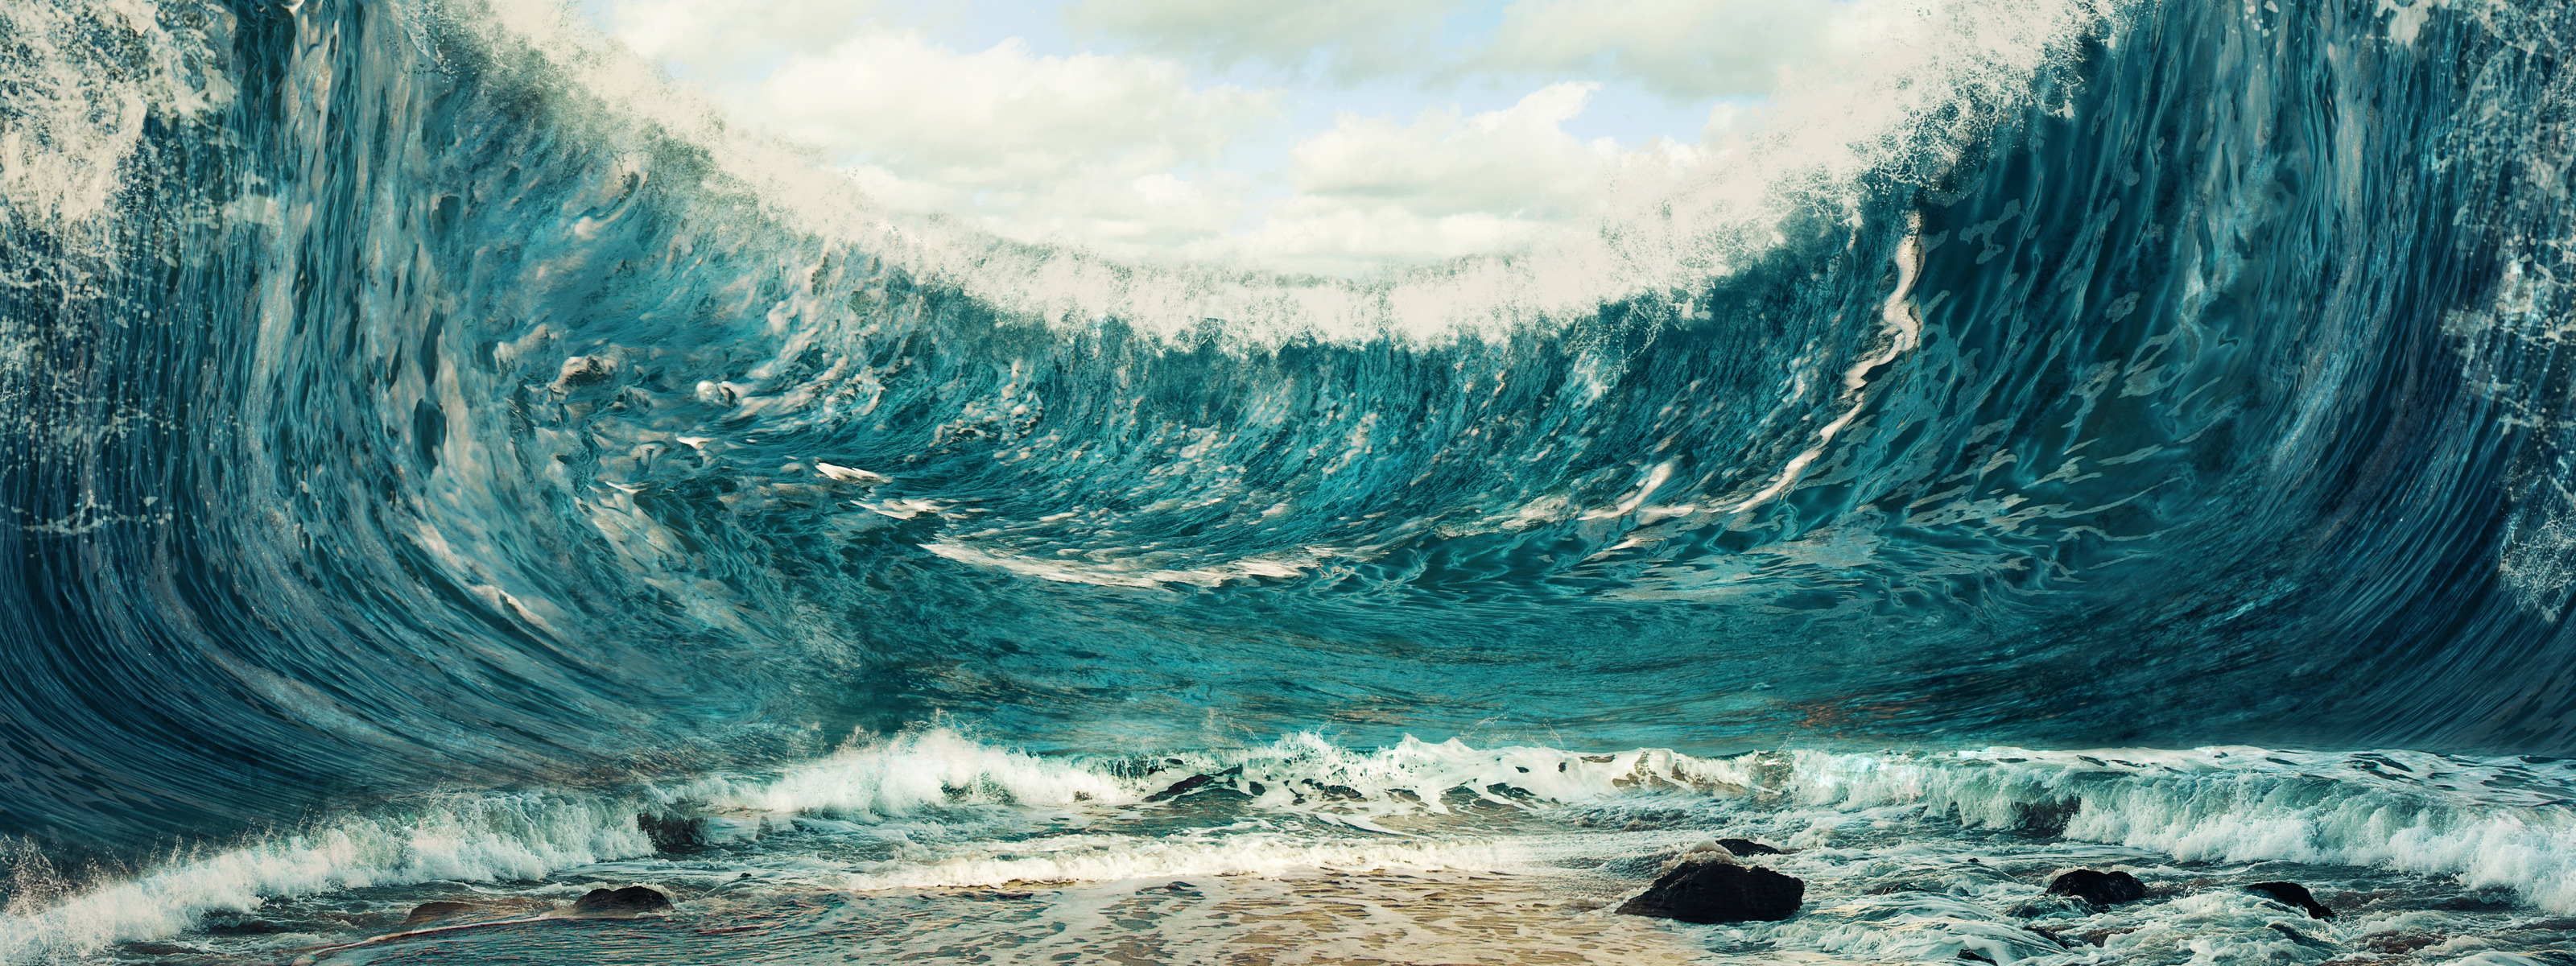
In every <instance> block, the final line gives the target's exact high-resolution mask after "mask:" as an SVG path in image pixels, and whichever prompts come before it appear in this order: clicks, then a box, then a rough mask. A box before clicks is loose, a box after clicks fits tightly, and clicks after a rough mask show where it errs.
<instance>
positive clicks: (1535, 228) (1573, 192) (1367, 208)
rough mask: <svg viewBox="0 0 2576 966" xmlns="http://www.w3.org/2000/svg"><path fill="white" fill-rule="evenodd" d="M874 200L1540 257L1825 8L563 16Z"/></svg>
mask: <svg viewBox="0 0 2576 966" xmlns="http://www.w3.org/2000/svg"><path fill="white" fill-rule="evenodd" d="M582 6H583V9H584V10H585V11H586V12H587V13H588V14H589V15H590V16H591V17H592V18H593V19H594V20H596V21H597V22H598V23H599V25H600V26H601V27H602V28H604V29H606V30H607V31H608V32H609V33H610V34H611V35H613V36H615V37H616V38H618V39H619V40H621V41H623V42H624V43H625V44H627V45H628V46H629V47H631V48H633V49H634V50H635V51H637V52H638V53H641V54H644V55H645V56H648V57H650V58H653V59H654V60H656V61H659V62H660V63H662V64H663V65H664V66H665V67H666V69H668V70H669V72H670V73H671V74H672V75H673V76H674V77H677V78H679V79H681V80H683V81H685V82H687V83H690V84H694V85H697V86H699V87H702V88H704V89H705V90H707V91H708V92H710V93H711V94H712V95H714V96H715V97H716V98H717V99H718V100H719V101H720V102H723V103H725V104H728V105H730V107H731V108H732V110H733V111H734V112H735V114H736V116H737V117H739V118H742V119H745V120H749V121H751V122H754V123H757V124H760V125H763V126H765V127H767V128H769V129H770V130H772V131H774V132H776V133H778V134H780V135H783V136H785V137H786V138H788V139H790V140H793V141H797V142H802V143H804V144H807V145H810V146H811V147H812V148H813V149H815V150H816V151H817V152H818V153H819V156H820V157H822V158H824V159H825V160H826V161H827V162H828V163H830V164H832V165H835V166H837V167H840V168H842V169H844V170H846V171H847V172H848V174H849V175H850V177H852V178H853V179H855V180H857V181H858V182H859V183H860V184H862V185H864V186H865V187H866V188H867V189H868V190H869V191H870V192H871V193H873V194H874V195H875V196H876V197H877V198H879V199H880V200H881V201H883V202H884V203H886V204H888V205H891V206H893V207H895V208H898V209H902V210H907V211H918V212H947V213H950V214H953V215H957V216H961V217H964V218H968V219H972V220H973V221H975V222H976V223H978V224H981V225H983V226H985V227H986V228H988V229H990V230H992V231H994V232H996V233H999V234H1001V235H1004V236H1007V237H1011V238H1016V239H1021V240H1026V241H1052V242H1069V243H1073V244H1078V245H1083V246H1086V247H1089V248H1092V249H1095V250H1098V251H1101V252H1103V253H1106V254H1111V255H1116V256H1120V257H1127V258H1142V259H1150V260H1159V261H1172V260H1188V261H1198V262H1208V263H1219V264H1237V265H1255V266H1261V267H1268V268H1275V269H1282V270H1289V271H1313V272H1323V273H1329V274H1340V275H1350V274H1359V273H1364V272H1367V271H1369V270H1371V269H1373V268H1376V267H1378V266H1382V265H1388V264H1420V263H1426V262H1434V261H1438V260H1441V259H1446V258H1452V257H1456V256H1460V255H1469V254H1479V253H1488V252H1500V251H1508V250H1513V249H1517V248H1524V247H1528V246H1531V245H1535V244H1544V243H1545V242H1546V241H1547V239H1548V238H1549V237H1550V236H1551V235H1554V234H1556V233H1560V232H1566V231H1582V230H1586V229H1588V228H1589V227H1591V226H1592V225H1594V224H1595V223H1596V221H1597V218H1598V217H1599V214H1600V212H1601V211H1602V210H1603V207H1604V205H1605V204H1607V203H1609V201H1610V199H1611V198H1613V197H1614V193H1618V192H1624V193H1629V194H1632V195H1633V194H1635V193H1639V192H1646V193H1652V192H1655V191H1657V190H1658V189H1657V187H1656V186H1658V185H1670V184H1672V183H1674V181H1675V179H1682V178H1687V177H1689V175H1690V172H1691V171H1692V170H1693V169H1694V167H1696V166H1698V165H1701V164H1704V163H1705V162H1706V160H1707V159H1708V158H1709V157H1710V156H1711V154H1712V152H1714V151H1716V150H1720V149H1722V147H1723V144H1724V142H1725V136H1726V134H1727V132H1728V131H1729V130H1731V129H1734V128H1736V127H1739V126H1741V125H1744V124H1746V123H1747V121H1746V120H1745V119H1748V118H1751V117H1754V116H1757V115H1758V113H1759V109H1760V105H1761V104H1762V101H1763V98H1764V96H1765V95H1766V94H1767V93H1768V92H1769V91H1771V89H1772V88H1773V86H1774V85H1775V84H1776V83H1778V81H1779V79H1780V77H1781V75H1782V71H1783V69H1784V68H1787V67H1790V66H1793V65H1796V64H1800V63H1803V62H1808V61H1812V60H1814V59H1816V58H1818V57H1819V56H1821V55H1823V54H1825V53H1828V52H1830V51H1834V50H1836V49H1837V48H1842V47H1847V46H1848V41H1847V37H1848V35H1849V34H1850V33H1851V28H1850V26H1849V25H1848V24H1847V23H1846V21H1848V20H1849V19H1850V17H1849V15H1848V11H1849V10H1850V9H1851V8H1849V7H1848V6H1846V5H1844V4H1840V3H1836V2H1832V0H1501V2H1497V0H1303V2H1298V3H1283V2H1276V0H949V2H938V3H933V2H925V0H731V2H709V0H583V3H582Z"/></svg>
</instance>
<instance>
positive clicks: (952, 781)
mask: <svg viewBox="0 0 2576 966" xmlns="http://www.w3.org/2000/svg"><path fill="white" fill-rule="evenodd" d="M673 797H674V800H676V801H684V802H698V803H703V804H705V805H706V806H708V807H710V808H715V809H743V810H751V811H758V812H768V813H773V814H780V815H792V814H799V813H820V814H830V815H840V816H902V815H911V814H914V813H917V812H919V811H921V810H923V809H925V808H929V807H932V806H936V805H986V804H990V805H1031V806H1036V805H1057V806H1061V805H1071V804H1074V803H1076V802H1098V803H1101V804H1115V803H1121V802H1128V801H1133V800H1135V799H1136V798H1137V797H1138V795H1137V792H1136V790H1135V789H1134V788H1132V787H1130V786H1129V785H1127V784H1125V783H1122V782H1120V781H1119V780H1117V779H1115V778H1113V777H1110V776H1108V775H1106V774H1102V773H1100V772H1098V771H1093V770H1088V769H1086V768H1084V767H1083V766H1082V764H1081V763H1078V762H1075V761H1071V760H1065V759H1050V758H1039V757H1036V756H1033V755H1029V754H1026V753H1024V752H1019V751H1014V750H1010V749H1005V748H997V747H994V746H992V745H987V744H983V743H980V742H976V741H973V740H971V739H968V738H966V737H965V736H963V735H960V734H958V733H957V732H955V731H951V730H948V729H944V728H939V729H928V730H922V731H908V732H904V733H902V734H898V735H894V736H892V737H888V738H883V739H876V740H853V741H852V742H850V743H849V744H847V745H844V746H843V747H842V748H841V749H840V750H838V751H835V752H833V753H832V754H831V755H830V756H828V757H826V758H824V759H822V760H820V761H815V762H811V763H808V764H804V765H798V766H796V767H793V768H790V769H788V770H787V771H786V772H785V773H784V774H781V775H779V776H778V777H776V778H774V779H768V780H757V781H745V780H740V779H730V778H721V777H719V778H707V779H702V780H700V781H698V782H695V783H692V784H690V785H688V786H685V787H682V788H679V789H676V790H674V793H673Z"/></svg>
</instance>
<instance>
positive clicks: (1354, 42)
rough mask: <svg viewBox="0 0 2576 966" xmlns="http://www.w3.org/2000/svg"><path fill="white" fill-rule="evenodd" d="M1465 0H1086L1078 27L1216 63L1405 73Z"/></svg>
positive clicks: (1073, 18) (1071, 14)
mask: <svg viewBox="0 0 2576 966" xmlns="http://www.w3.org/2000/svg"><path fill="white" fill-rule="evenodd" d="M1462 5H1463V0H1307V2H1303V3H1280V2H1277V0H1083V2H1081V3H1079V4H1077V5H1075V6H1074V7H1072V8H1071V9H1069V10H1067V11H1066V12H1065V17H1066V19H1067V20H1068V21H1070V22H1071V23H1072V24H1073V25H1074V26H1075V27H1077V28H1080V29H1084V30H1088V31H1092V32H1096V33H1102V34H1109V35H1114V36H1118V37H1122V38H1125V39H1127V40H1130V41H1133V42H1136V43H1138V44H1140V45H1141V46H1143V47H1145V48H1147V49H1151V50H1155V51H1157V52H1160V53H1164V54H1166V55H1172V56H1182V57H1188V58H1191V59H1194V60H1200V61H1204V62H1208V63H1214V64H1217V65H1219V66H1230V65H1233V64H1236V63H1240V62H1243V61H1259V62H1265V63H1270V64H1276V65H1279V66H1283V67H1289V68H1302V67H1312V68H1320V69H1323V70H1325V71H1327V72H1329V73H1331V74H1334V75H1336V76H1340V77H1344V78H1350V77H1356V76H1372V75H1381V74H1389V73H1405V72H1409V71H1412V70H1415V69H1418V68H1419V66H1420V65H1421V64H1423V63H1425V62H1426V58H1427V57H1428V56H1429V54H1428V52H1427V51H1428V44H1427V38H1428V37H1429V36H1430V35H1431V34H1432V33H1433V32H1434V31H1435V30H1436V29H1437V28H1438V26H1439V24H1440V21H1441V20H1442V19H1443V18H1445V17H1447V16H1449V15H1450V14H1452V13H1455V12H1456V11H1457V10H1458V9H1459V8H1460V7H1461V6H1462Z"/></svg>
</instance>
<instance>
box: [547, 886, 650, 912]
mask: <svg viewBox="0 0 2576 966" xmlns="http://www.w3.org/2000/svg"><path fill="white" fill-rule="evenodd" d="M668 908H671V897H670V896H666V895H663V894H662V890H660V889H656V888H653V887H652V886H640V885H639V886H627V887H626V888H623V889H592V890H590V891H589V892H588V893H585V894H583V895H582V897H581V898H580V899H579V900H578V901H575V902H574V903H573V904H572V911H574V912H576V913H580V914H582V915H586V916H623V915H633V914H635V913H639V912H656V911H659V910H663V909H668Z"/></svg>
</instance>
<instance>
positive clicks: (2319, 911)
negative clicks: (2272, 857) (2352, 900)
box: [2245, 882, 2335, 919]
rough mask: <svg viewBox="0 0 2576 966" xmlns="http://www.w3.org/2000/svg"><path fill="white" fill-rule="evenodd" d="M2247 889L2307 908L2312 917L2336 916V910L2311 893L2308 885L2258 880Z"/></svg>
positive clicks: (2325, 917) (2295, 907)
mask: <svg viewBox="0 0 2576 966" xmlns="http://www.w3.org/2000/svg"><path fill="white" fill-rule="evenodd" d="M2245 891H2247V892H2251V893H2254V894H2256V895H2260V896H2263V897H2264V898H2267V899H2270V900H2272V901H2274V902H2278V903H2280V904H2282V905H2285V906H2289V907H2290V908H2293V909H2304V910H2307V913H2308V918H2310V919H2332V918H2334V917H2335V914H2334V910H2332V909H2328V908H2326V907H2325V904H2324V903H2321V902H2318V901H2317V897H2315V896H2312V895H2309V894H2308V887H2307V886H2303V885H2300V884H2298V883H2296V882H2257V883H2254V884H2252V885H2248V886H2246V887H2245Z"/></svg>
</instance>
